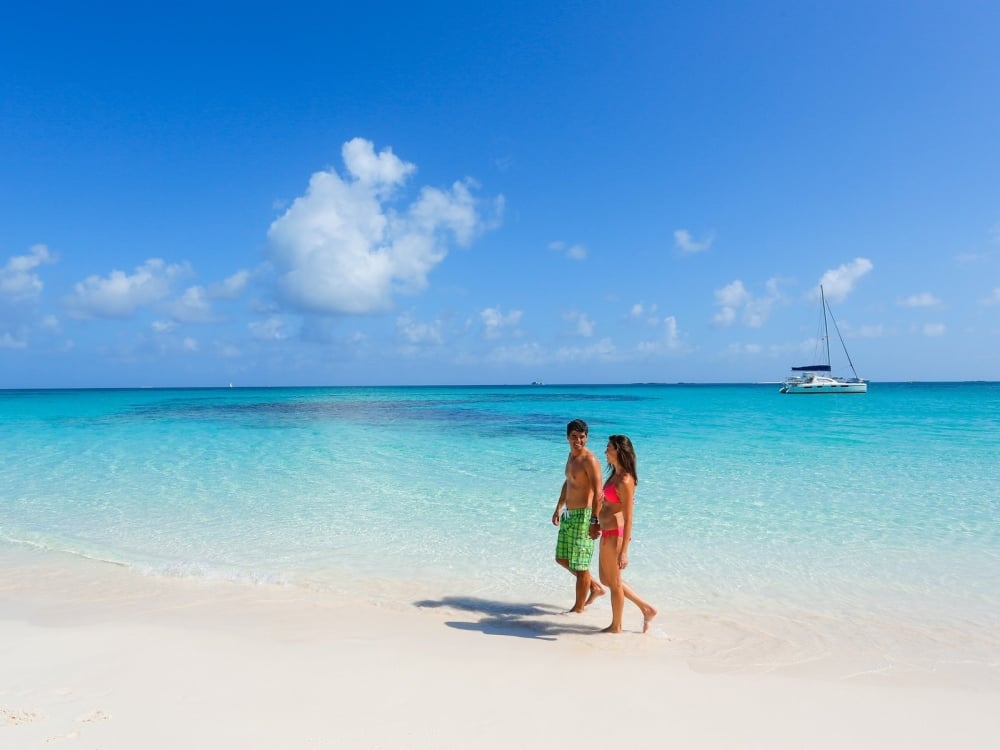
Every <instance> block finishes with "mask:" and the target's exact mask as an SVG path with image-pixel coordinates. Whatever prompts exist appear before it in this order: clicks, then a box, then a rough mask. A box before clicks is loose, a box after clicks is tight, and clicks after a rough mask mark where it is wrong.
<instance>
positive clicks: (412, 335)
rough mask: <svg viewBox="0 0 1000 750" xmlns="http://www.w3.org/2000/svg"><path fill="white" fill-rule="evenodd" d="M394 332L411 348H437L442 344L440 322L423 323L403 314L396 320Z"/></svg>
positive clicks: (442, 337)
mask: <svg viewBox="0 0 1000 750" xmlns="http://www.w3.org/2000/svg"><path fill="white" fill-rule="evenodd" d="M396 331H397V332H398V333H399V335H400V336H401V337H402V338H403V339H404V341H405V342H406V343H407V344H410V345H411V346H438V345H440V344H442V343H444V336H443V334H442V331H441V321H440V320H436V321H434V322H433V323H424V322H422V321H418V320H416V319H415V318H414V317H413V315H412V314H410V313H404V314H402V315H400V316H399V317H398V318H396Z"/></svg>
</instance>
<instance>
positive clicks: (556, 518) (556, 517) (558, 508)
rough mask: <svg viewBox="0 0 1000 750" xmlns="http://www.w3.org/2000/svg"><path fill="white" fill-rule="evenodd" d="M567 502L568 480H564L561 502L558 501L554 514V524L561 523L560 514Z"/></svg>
mask: <svg viewBox="0 0 1000 750" xmlns="http://www.w3.org/2000/svg"><path fill="white" fill-rule="evenodd" d="M565 504H566V481H563V486H562V492H560V493H559V502H557V503H556V510H555V512H554V513H553V514H552V525H553V526H558V525H559V514H560V513H562V508H563V506H564V505H565Z"/></svg>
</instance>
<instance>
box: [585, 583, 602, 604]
mask: <svg viewBox="0 0 1000 750" xmlns="http://www.w3.org/2000/svg"><path fill="white" fill-rule="evenodd" d="M606 593H607V592H606V591H605V590H604V588H603V587H602V586H600V585H598V584H596V583H591V584H590V596H588V597H587V601H585V602H584V603H583V606H584V607H589V606H590V603H591V602H592V601H594V599H596V598H597V597H599V596H604V595H605V594H606Z"/></svg>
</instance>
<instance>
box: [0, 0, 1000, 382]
mask: <svg viewBox="0 0 1000 750" xmlns="http://www.w3.org/2000/svg"><path fill="white" fill-rule="evenodd" d="M29 5H31V6H32V7H29ZM339 5H340V4H334V3H296V2H288V3H282V4H274V3H255V2H249V3H247V2H244V3H239V4H219V3H211V2H209V3H188V2H179V3H170V4H162V5H160V6H159V7H154V8H153V9H149V8H145V7H143V4H136V3H128V4H120V5H116V4H115V3H99V4H92V3H91V4H86V3H52V2H47V3H37V4H28V3H20V4H16V5H15V6H12V7H11V8H8V9H6V10H5V13H4V23H3V24H2V26H0V205H2V219H0V387H8V388H10V387H91V386H97V387H101V386H116V387H117V386H202V385H204V386H215V385H227V384H229V383H233V384H235V385H247V386H249V385H368V384H371V385H381V384H499V383H515V384H518V383H526V382H531V381H535V380H540V381H544V382H549V383H623V382H650V381H655V382H676V381H694V382H701V381H704V382H755V381H775V380H779V379H781V378H782V377H784V376H785V375H786V374H787V371H788V368H789V367H790V366H791V365H793V364H803V363H805V361H806V360H810V359H812V357H813V354H814V350H815V344H816V334H817V331H818V326H819V323H820V316H819V303H818V300H817V299H816V292H817V288H818V286H819V284H820V283H823V284H824V287H825V289H826V291H827V295H828V297H829V299H830V302H831V305H832V308H833V311H834V314H835V315H836V316H837V322H838V323H839V325H840V328H841V330H842V332H843V334H844V336H845V339H846V341H847V345H848V348H849V349H850V352H851V357H852V359H853V360H854V363H855V366H856V367H857V369H858V373H859V375H861V376H862V377H865V378H870V379H872V380H874V381H878V380H883V381H886V380H1000V95H998V81H1000V44H998V43H997V39H1000V5H998V4H997V3H994V2H966V1H962V2H957V3H943V2H919V1H908V2H889V1H886V2H861V1H858V2H808V1H807V2H791V0H789V1H787V2H766V1H762V2H735V1H734V2H704V3H694V2H626V3H613V2H581V3H563V2H559V3H554V2H553V3H545V2H508V3H497V4H478V3H465V2H461V3H459V2H454V3H452V2H430V3H426V4H414V3H391V2H382V3H380V2H374V3H369V4H367V5H366V6H365V7H364V8H362V7H360V6H357V7H355V6H351V7H346V8H343V7H338V6H339ZM480 5H482V7H479V6H480ZM491 6H496V7H491ZM834 362H835V365H834V369H835V370H837V371H844V372H846V371H847V368H846V364H845V363H842V361H841V363H840V364H843V366H838V360H837V357H836V355H835V356H834Z"/></svg>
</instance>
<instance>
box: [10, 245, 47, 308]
mask: <svg viewBox="0 0 1000 750" xmlns="http://www.w3.org/2000/svg"><path fill="white" fill-rule="evenodd" d="M55 262H56V258H55V256H54V255H53V254H52V253H51V252H50V251H49V249H48V248H47V247H46V246H45V245H34V246H33V247H32V248H31V249H30V250H29V251H28V254H27V255H15V256H13V257H11V258H10V259H9V260H8V261H7V262H6V263H5V264H4V266H3V268H0V296H2V297H5V298H6V299H7V300H8V301H10V302H25V301H34V300H37V299H38V297H39V295H40V294H41V293H42V287H43V286H44V284H43V282H42V280H41V278H39V276H38V274H37V273H36V272H35V270H36V269H37V268H38V267H39V266H41V265H43V264H50V263H55Z"/></svg>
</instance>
